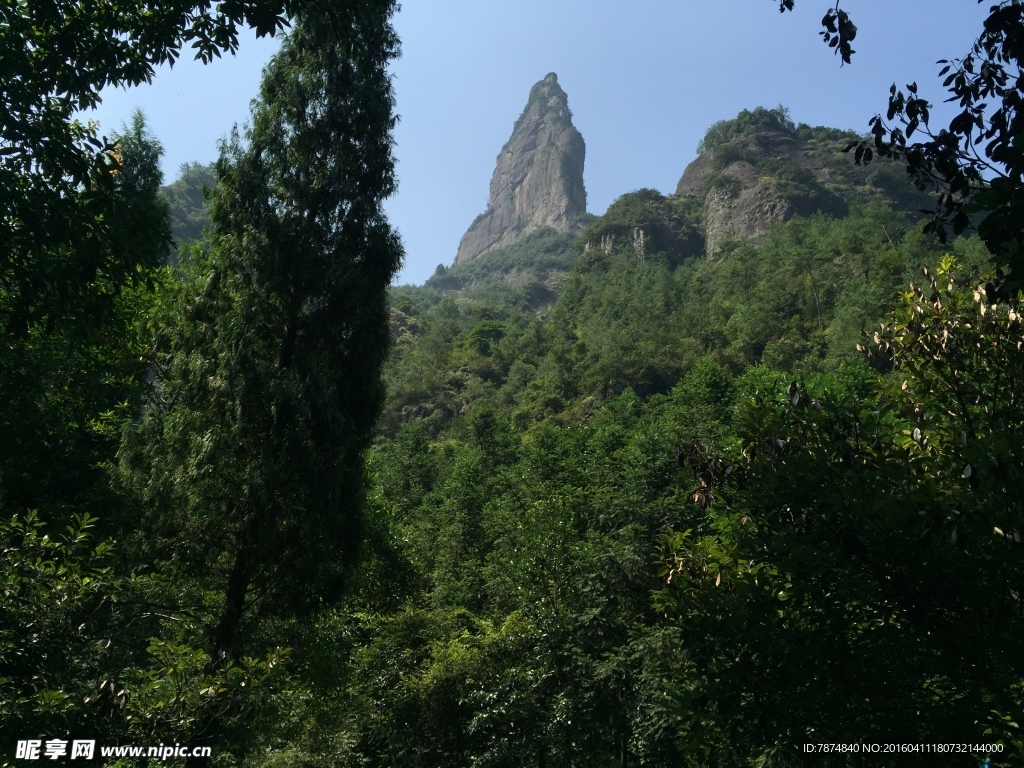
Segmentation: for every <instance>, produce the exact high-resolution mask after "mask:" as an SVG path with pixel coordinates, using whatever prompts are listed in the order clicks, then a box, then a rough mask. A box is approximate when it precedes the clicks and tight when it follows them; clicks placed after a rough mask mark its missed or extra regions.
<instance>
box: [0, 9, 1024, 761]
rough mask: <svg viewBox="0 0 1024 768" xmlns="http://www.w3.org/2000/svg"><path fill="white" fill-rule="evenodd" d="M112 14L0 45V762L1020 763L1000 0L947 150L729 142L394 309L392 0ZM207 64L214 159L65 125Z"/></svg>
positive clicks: (31, 20) (862, 141)
mask: <svg viewBox="0 0 1024 768" xmlns="http://www.w3.org/2000/svg"><path fill="white" fill-rule="evenodd" d="M792 5H793V4H792V2H783V3H781V5H780V7H781V8H782V9H783V10H786V9H787V8H788V9H791V8H792ZM122 6H123V7H121V6H119V7H118V8H117V9H115V8H114V7H113V6H110V7H108V6H107V4H94V5H92V6H87V5H84V4H71V5H70V6H69V7H68V8H67V9H65V11H66V14H65V18H64V19H63V20H58V19H57V18H56V17H54V16H52V15H49V14H48V12H47V11H46V9H45V7H44V4H38V5H28V4H24V3H22V4H16V5H14V6H12V7H10V8H8V9H6V10H0V20H2V22H3V26H2V27H0V31H2V35H0V61H4V62H10V67H9V70H10V71H9V72H5V71H0V83H2V87H3V91H4V96H5V99H6V100H7V104H8V105H9V106H8V109H7V112H6V113H4V114H3V115H0V121H2V122H0V127H2V129H3V135H2V140H0V163H2V165H0V194H2V196H3V200H4V208H3V211H4V213H3V214H2V215H0V233H2V237H0V322H2V326H0V334H2V343H0V391H2V392H3V395H4V400H3V409H2V411H0V507H2V510H0V511H2V514H0V552H2V560H0V764H3V765H18V764H23V762H22V760H24V759H46V758H47V757H50V756H51V754H50V753H52V752H56V754H53V757H55V758H62V759H72V758H76V757H77V758H81V759H82V760H83V761H84V760H85V758H86V755H82V754H74V753H73V752H72V750H73V747H72V746H71V744H72V740H78V739H88V740H93V741H95V742H96V743H97V744H99V745H128V744H132V745H139V746H142V745H147V746H148V745H156V744H161V745H175V746H176V747H183V748H184V749H183V750H179V751H176V752H175V753H174V754H173V757H172V758H171V759H169V760H168V759H167V757H164V758H162V759H156V758H154V759H148V760H147V759H144V758H126V757H124V758H121V759H118V758H116V757H111V756H105V755H103V756H101V755H100V754H99V753H97V754H96V755H95V757H94V759H96V760H102V761H105V762H107V764H110V765H115V766H128V765H157V764H177V765H188V766H194V765H204V764H209V765H217V766H268V767H269V766H311V767H312V766H328V765H330V766H356V765H360V766H399V765H401V766H424V767H425V766H475V767H476V768H484V767H486V766H537V767H538V768H549V767H552V766H583V765H586V766H618V767H620V768H628V767H629V766H693V767H694V768H711V767H713V766H714V767H717V766H721V767H722V768H725V767H726V766H730V767H731V766H750V765H754V766H763V767H767V766H797V765H808V766H810V765H815V766H817V765H829V766H860V765H865V766H875V765H929V766H930V765H949V766H979V765H983V764H986V763H987V764H989V765H992V766H1014V765H1022V764H1024V597H1022V595H1024V548H1022V547H1024V542H1022V531H1024V499H1022V498H1021V494H1020V489H1021V488H1024V442H1022V438H1021V434H1022V432H1021V430H1022V429H1024V404H1022V397H1024V389H1022V388H1024V333H1022V328H1024V320H1022V318H1021V314H1020V313H1021V312H1022V311H1024V309H1022V306H1021V305H1022V296H1021V294H1020V292H1019V288H1020V283H1019V279H1020V275H1022V274H1024V265H1022V264H1021V258H1020V257H1021V250H1020V249H1021V247H1022V246H1021V243H1024V231H1022V230H1021V222H1022V221H1024V215H1022V211H1024V208H1022V204H1021V201H1022V199H1024V192H1022V189H1024V187H1022V185H1021V172H1022V162H1021V155H1020V150H1019V146H1018V145H1019V137H1020V135H1021V131H1022V125H1021V118H1020V117H1019V115H1018V112H1017V109H1018V105H1019V104H1020V81H1019V78H1018V75H1019V71H1018V70H1019V64H1020V58H1021V50H1020V40H1019V37H1020V36H1019V30H1020V29H1021V28H1022V21H1024V19H1022V15H1024V6H1022V5H1021V4H1020V3H1018V2H1014V1H1010V0H1007V1H1006V2H1003V3H1000V4H998V5H995V6H993V9H992V11H991V14H990V17H989V20H988V23H987V25H986V29H985V31H984V33H983V34H982V36H981V37H980V38H979V41H978V44H977V46H976V48H975V51H974V53H973V54H972V56H971V57H968V58H967V59H965V60H957V61H955V62H952V63H950V64H949V67H948V76H949V79H948V80H947V81H946V83H945V85H946V87H948V88H949V89H950V91H951V93H953V94H954V98H956V99H958V100H959V101H960V104H961V108H962V109H963V112H962V113H961V114H960V115H959V116H958V117H957V118H955V119H954V121H953V123H951V124H950V126H949V128H948V130H945V131H943V132H941V133H940V132H939V130H938V128H936V129H935V132H934V133H932V132H931V130H930V129H929V128H928V114H927V104H926V103H924V101H923V99H920V98H919V97H918V96H917V87H916V85H914V86H913V87H908V89H907V93H904V92H903V91H898V90H897V89H896V88H895V87H894V88H893V91H892V95H891V102H890V112H889V114H888V116H887V120H888V123H886V122H885V121H882V120H881V119H876V120H875V121H873V123H872V133H871V134H867V135H865V136H858V135H855V134H849V133H848V132H844V131H838V130H835V129H832V128H827V127H820V126H818V127H814V126H808V125H804V124H795V123H794V122H793V121H792V120H791V119H790V116H789V114H788V112H787V111H786V110H785V109H784V108H781V107H780V108H776V109H765V108H762V107H758V108H755V109H752V110H745V111H743V112H742V113H741V114H740V115H738V116H737V117H736V118H733V119H728V120H723V121H721V122H719V123H716V124H715V125H713V126H710V127H709V129H708V132H707V134H706V136H705V138H704V140H703V141H702V142H701V146H700V147H699V150H700V151H701V152H702V153H705V155H706V157H707V158H708V159H707V172H706V173H705V175H704V176H703V182H702V184H701V185H698V187H695V188H694V190H693V191H692V192H691V193H677V194H672V195H663V194H662V193H660V192H658V191H656V190H652V189H640V190H634V191H632V192H628V193H627V194H624V195H622V196H621V197H620V198H619V199H618V200H617V201H616V202H615V203H613V204H612V205H611V206H610V207H609V208H608V210H607V211H606V212H605V213H604V215H602V216H600V217H597V216H589V215H586V216H582V217H580V218H579V219H577V220H576V221H575V222H574V223H573V224H572V225H571V226H570V227H569V228H568V229H566V230H565V231H555V230H553V229H540V230H537V231H534V232H532V233H530V234H527V235H525V236H523V237H521V238H520V239H519V240H517V241H516V242H515V243H513V244H512V245H509V246H507V247H504V248H501V249H498V250H494V251H491V252H489V253H486V254H484V255H483V256H481V257H480V258H478V259H476V260H474V261H470V262H467V263H462V264H457V265H453V266H451V267H445V266H443V265H442V266H439V267H438V269H437V271H436V272H435V274H434V275H433V277H431V278H430V279H429V280H428V281H427V282H426V284H425V285H422V286H393V285H391V284H392V281H393V279H394V277H395V275H396V273H397V270H398V267H399V265H400V263H401V260H402V257H403V253H402V247H401V244H400V242H399V239H398V237H397V235H396V234H395V233H394V232H393V231H392V229H391V226H390V225H389V223H388V222H387V220H386V218H385V216H384V214H383V211H382V202H383V200H385V199H386V198H387V197H388V196H389V195H390V194H392V193H393V191H394V187H395V176H394V158H393V156H392V138H391V133H390V131H391V129H392V127H393V125H394V107H395V105H394V103H393V102H394V99H393V94H392V90H391V84H390V80H389V78H388V75H387V64H388V62H389V60H391V59H392V58H393V57H394V56H395V55H397V51H398V40H397V39H396V38H395V34H394V32H393V30H392V28H391V26H390V22H389V19H390V18H391V14H392V13H393V11H394V3H393V2H391V0H387V1H384V0H362V1H361V2H347V3H338V4H334V5H332V6H331V7H330V9H325V8H324V7H321V6H320V5H316V4H311V3H306V2H295V3H286V2H280V3H275V2H266V1H265V0H247V1H246V2H239V3H233V4H230V6H229V5H228V4H225V5H224V6H223V7H222V8H221V10H220V11H218V12H217V13H211V12H210V11H209V10H208V9H207V7H206V6H205V5H203V4H194V3H189V2H175V3H167V4H166V6H167V7H166V9H165V10H162V11H156V10H154V9H151V8H149V7H148V5H147V4H141V3H139V4H132V3H129V4H127V5H124V4H122ZM325 14H326V15H325ZM68 19H70V20H71V21H73V22H75V23H74V24H70V25H69V24H66V23H64V22H65V21H67V20H68ZM183 19H185V21H183ZM100 22H103V24H100ZM76 24H77V25H78V26H76ZM104 25H106V26H104ZM242 25H246V26H252V27H255V28H257V29H259V30H262V31H265V32H269V31H278V32H281V31H283V30H284V28H285V27H286V26H288V27H289V29H288V34H287V37H286V38H285V42H284V43H283V45H282V48H281V50H280V52H279V53H278V54H277V55H276V56H275V57H274V59H273V60H272V62H271V64H270V65H269V66H268V68H267V69H266V71H265V73H264V80H263V85H262V87H261V92H260V95H259V98H258V99H257V100H256V102H255V103H254V107H253V113H252V117H251V121H250V124H249V125H248V126H247V127H246V128H245V129H244V130H242V131H236V132H235V133H234V134H233V135H232V136H231V137H230V139H229V140H228V141H227V142H226V144H225V146H224V148H223V151H222V155H221V158H220V160H219V161H218V162H217V163H216V164H215V166H213V167H207V166H202V165H199V164H189V165H186V166H184V167H183V168H182V171H181V174H180V178H179V179H177V180H176V181H175V182H174V183H172V184H170V185H168V186H162V185H163V179H162V178H161V174H160V171H159V159H160V156H161V151H162V150H161V147H160V143H159V141H158V139H157V137H155V136H153V135H152V134H151V132H150V130H149V129H148V128H147V125H146V122H145V118H144V117H143V116H142V115H141V114H137V115H136V117H135V118H134V120H133V122H132V124H131V125H130V126H124V128H123V129H122V131H121V132H120V133H119V134H118V135H115V136H113V137H111V138H110V140H109V141H108V142H106V143H104V142H103V141H101V140H99V139H97V138H96V136H95V129H94V128H91V127H89V126H85V125H82V124H81V123H80V122H77V121H76V120H74V117H73V116H74V110H75V109H76V108H78V107H81V106H83V105H88V104H89V103H91V102H94V100H95V98H96V95H97V94H98V92H99V90H100V89H101V88H102V87H104V86H106V85H109V84H111V83H114V84H123V83H138V82H141V81H143V80H145V79H147V77H148V75H149V74H151V73H152V67H153V66H154V65H156V64H159V63H161V62H162V61H165V60H166V59H168V58H173V57H174V56H176V55H177V54H178V53H180V51H181V50H182V47H183V46H186V45H192V44H193V43H195V45H196V47H197V49H198V51H199V53H200V55H201V56H203V57H204V58H205V59H209V58H210V57H212V56H215V55H219V54H220V53H222V52H226V51H230V50H231V49H232V48H233V46H234V45H236V42H235V41H236V40H237V38H236V37H235V33H236V32H237V29H238V27H240V26H242ZM823 26H824V37H825V42H826V43H827V44H829V45H831V46H832V47H834V48H836V49H837V51H838V52H839V53H840V54H841V56H842V58H843V59H844V60H846V61H848V62H849V61H850V60H851V55H852V53H853V51H852V49H851V48H850V41H851V40H852V39H853V37H854V36H855V34H856V28H855V27H853V25H852V22H851V21H850V19H849V17H848V16H847V15H846V13H845V12H843V11H842V10H840V9H838V7H837V8H836V9H835V10H830V11H829V12H828V14H827V15H826V17H825V19H823ZM79 27H81V29H79ZM108 28H109V29H114V30H115V31H117V32H118V34H115V35H114V36H113V37H111V36H110V35H109V34H108V32H109V29H108ZM83 29H84V30H93V29H95V30H97V31H96V32H95V34H93V36H92V37H89V36H88V35H86V36H85V37H83V36H82V34H83V33H82V30H83ZM26 42H27V43H28V44H29V45H28V47H27V48H26ZM26 51H29V52H34V55H29V54H28V53H26ZM945 74H946V73H944V75H945ZM983 100H988V103H987V104H984V103H982V102H983ZM965 116H966V117H965ZM919 130H920V131H921V132H922V133H924V137H923V138H921V140H920V141H918V143H914V142H913V141H911V140H910V137H911V136H913V135H915V131H919ZM917 135H918V136H919V137H920V134H917ZM780 142H782V144H785V146H790V145H791V144H794V143H795V142H801V144H800V146H801V147H804V148H805V149H802V150H801V152H803V153H804V154H803V155H801V157H803V156H804V155H806V156H807V157H810V158H811V159H812V160H813V162H814V163H817V164H818V165H816V166H815V167H823V168H825V169H826V170H827V173H826V174H825V175H824V176H821V177H819V176H816V175H815V174H814V173H811V172H810V171H808V170H807V168H806V167H805V166H804V165H801V164H799V163H797V162H795V161H794V160H792V157H793V155H786V156H779V155H777V154H773V152H772V148H773V147H778V146H780ZM975 142H977V143H978V144H980V145H981V146H982V147H983V150H982V152H983V155H984V158H983V157H982V156H981V155H979V154H978V153H976V152H974V151H973V145H974V143H975ZM843 150H846V151H847V152H846V154H844V153H843ZM865 163H870V164H869V165H868V167H867V170H865V169H864V168H861V166H862V165H863V164H865ZM737 164H742V167H743V168H744V169H746V170H744V173H745V174H747V175H746V176H744V177H742V178H741V175H740V174H739V172H738V171H737V170H736V168H737ZM751 174H752V175H751ZM743 178H754V179H756V183H757V184H759V185H762V186H763V187H764V188H766V189H770V190H771V192H772V194H773V195H776V196H777V197H778V199H780V200H783V201H785V202H786V203H788V204H791V208H790V210H791V214H792V215H790V216H788V217H786V219H785V220H779V221H775V222H774V223H772V224H771V225H770V226H768V227H767V230H766V232H765V234H763V235H761V236H757V237H723V238H716V239H712V238H710V237H709V226H708V221H709V216H710V213H709V212H710V211H711V209H712V207H713V206H716V205H717V206H719V210H724V209H723V208H722V207H721V206H722V205H724V204H725V203H727V202H728V201H729V200H730V199H732V198H733V197H734V196H735V195H738V194H739V193H740V191H741V187H742V186H743V184H744V183H746V182H744V181H743ZM822 178H827V179H828V182H827V183H825V182H823V181H822V180H821V179H822ZM922 190H923V191H925V192H932V193H936V190H937V194H938V197H937V198H936V197H935V196H934V194H933V195H932V197H925V196H923V193H922ZM922 200H924V201H925V203H929V202H930V203H931V205H932V206H933V207H936V202H937V207H936V210H935V211H934V212H932V213H931V214H924V215H923V214H922V211H921V210H919V208H920V205H919V204H920V203H921V201H922ZM723 201H725V203H723ZM54 740H64V741H63V742H59V743H54ZM33 744H34V745H35V746H34V748H35V749H37V750H38V752H37V753H35V754H32V753H30V752H28V751H27V750H29V749H31V748H33V747H32V745H33ZM823 744H829V745H843V746H842V747H841V748H838V749H836V750H834V751H829V752H826V753H821V752H817V751H809V750H807V749H806V748H805V745H823ZM875 744H877V745H880V747H881V748H882V749H889V748H890V747H889V746H888V745H895V752H887V753H885V754H881V753H872V752H870V751H869V748H868V745H875ZM61 745H63V746H61ZM191 747H209V748H210V750H211V754H210V756H209V757H207V756H201V755H199V754H196V755H192V754H190V753H188V752H187V750H188V749H190V748H191ZM61 750H64V751H61Z"/></svg>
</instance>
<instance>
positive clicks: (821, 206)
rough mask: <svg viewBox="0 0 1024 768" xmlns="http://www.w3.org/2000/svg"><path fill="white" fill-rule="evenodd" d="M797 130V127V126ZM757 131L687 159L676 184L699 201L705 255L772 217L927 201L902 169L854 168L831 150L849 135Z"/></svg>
mask: <svg viewBox="0 0 1024 768" xmlns="http://www.w3.org/2000/svg"><path fill="white" fill-rule="evenodd" d="M801 130H803V129H801ZM815 130H816V129H806V130H804V131H803V134H806V135H802V134H801V132H800V131H797V130H790V131H785V130H757V131H753V132H751V133H747V134H744V135H740V136H737V137H735V138H733V139H731V140H730V141H729V142H728V143H725V144H723V145H721V146H718V147H716V148H715V149H713V150H710V151H708V152H705V153H704V154H702V155H701V156H700V157H698V158H697V159H696V160H694V161H693V162H692V163H690V164H689V165H688V166H687V167H686V170H685V171H684V172H683V176H682V178H681V179H679V184H678V186H677V187H676V197H680V198H682V197H691V198H696V199H698V200H702V201H703V208H704V210H703V215H702V222H701V224H702V226H701V229H702V230H703V233H704V239H705V245H706V252H707V254H709V255H710V254H713V253H715V251H716V250H717V249H718V246H719V245H721V243H722V242H723V241H724V240H727V239H733V238H735V239H742V240H750V239H757V238H760V237H761V236H762V235H764V234H765V232H766V231H767V230H768V227H769V226H770V225H771V224H772V222H775V221H784V220H786V219H790V218H792V217H793V216H795V215H800V216H811V215H813V214H814V213H815V212H817V211H821V212H823V213H826V214H831V215H833V216H839V217H841V216H845V215H846V214H847V213H848V212H849V207H850V205H851V204H852V203H856V202H868V201H869V200H872V199H878V198H882V199H888V200H889V202H890V203H892V204H893V206H894V207H895V208H897V209H898V210H904V211H916V210H918V209H921V208H925V207H927V206H928V204H929V199H928V197H927V196H926V195H923V194H921V193H919V192H917V191H916V190H915V189H913V188H912V186H911V185H910V183H909V182H908V181H907V180H906V174H905V173H903V172H902V171H901V169H899V168H898V167H895V166H894V164H892V163H889V162H887V161H884V160H881V159H878V160H876V161H875V162H874V163H872V164H871V165H870V166H858V165H854V164H853V162H852V160H851V158H850V156H849V155H846V154H843V153H842V152H840V151H839V149H840V148H841V147H842V145H843V144H844V143H846V141H847V140H849V139H856V138H857V136H856V135H855V134H850V135H849V136H844V135H841V134H842V132H840V131H834V130H831V129H823V130H824V131H825V133H824V134H823V136H822V137H820V138H815V137H814V136H813V135H811V134H813V132H814V131H815Z"/></svg>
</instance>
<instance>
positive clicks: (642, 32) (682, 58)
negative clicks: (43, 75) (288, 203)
mask: <svg viewBox="0 0 1024 768" xmlns="http://www.w3.org/2000/svg"><path fill="white" fill-rule="evenodd" d="M778 5H779V4H778V1H777V0H485V1H483V2H482V1H481V0H406V2H405V3H404V7H403V8H402V10H401V11H400V13H399V14H398V15H397V17H396V19H395V25H396V28H397V30H398V33H399V36H400V37H401V39H402V50H403V55H402V58H401V59H400V60H398V61H397V62H396V63H395V64H394V66H393V73H394V78H395V91H396V97H397V111H398V114H399V115H400V116H401V120H400V122H399V125H398V128H397V130H396V134H395V138H396V142H397V146H396V156H397V158H398V178H399V192H398V194H397V196H396V197H395V198H393V199H392V200H390V201H389V202H388V206H387V209H388V213H389V216H390V218H391V221H392V223H393V224H394V225H395V226H396V227H397V229H398V230H399V231H400V232H401V234H402V237H403V240H404V242H405V248H406V264H405V267H404V269H403V271H402V273H401V275H400V276H399V279H398V282H400V283H422V282H423V281H424V280H425V279H426V278H427V277H429V276H430V275H431V274H432V273H433V271H434V269H435V268H436V267H437V265H438V264H445V265H450V264H451V263H453V262H454V260H455V253H456V250H457V248H458V244H459V239H460V238H461V237H462V234H463V233H464V232H465V231H466V229H467V228H468V227H469V224H470V222H472V221H473V218H474V217H475V216H476V215H477V214H478V213H481V212H482V211H483V209H484V208H485V206H486V203H487V192H488V185H489V183H490V177H491V173H492V171H493V170H494V163H495V159H496V158H497V155H498V152H499V151H500V149H501V147H502V145H503V144H504V143H505V141H506V140H507V139H508V137H509V135H510V134H511V132H512V125H513V123H514V122H515V120H516V118H517V117H518V116H519V114H520V112H521V111H522V109H523V107H524V106H525V105H526V99H527V96H528V95H529V92H530V87H531V86H532V85H533V84H534V83H535V82H536V81H538V80H540V79H541V78H543V77H544V75H545V74H547V73H548V72H556V73H557V74H558V79H559V83H560V84H561V86H562V88H563V89H565V91H566V93H567V94H568V96H569V107H570V109H571V110H572V112H573V115H574V122H575V124H576V127H577V128H578V129H579V130H580V132H581V133H582V134H583V138H584V140H585V141H586V144H587V160H586V171H585V181H586V186H587V193H588V210H590V212H591V213H596V214H600V213H603V212H604V210H605V209H606V208H607V207H608V205H609V204H610V203H611V202H612V201H613V200H615V198H616V197H618V196H619V195H621V194H624V193H626V192H629V191H632V190H634V189H638V188H641V187H653V188H656V189H658V190H661V191H662V192H664V193H670V192H673V191H674V190H675V186H676V182H677V181H678V180H679V177H680V176H681V175H682V172H683V169H684V168H685V167H686V165H687V164H688V163H689V162H690V161H691V160H693V159H694V157H695V156H696V152H695V148H696V146H697V143H698V142H699V141H700V139H701V137H702V136H703V135H704V132H705V131H706V130H707V128H708V126H710V125H711V124H712V123H714V122H716V121H718V120H723V119H727V118H731V117H735V116H736V114H737V113H738V112H739V111H740V110H742V109H752V108H754V107H756V106H765V107H774V106H777V105H779V104H783V105H785V106H787V107H789V109H790V112H791V115H792V118H793V120H794V121H796V122H798V123H799V122H804V123H809V124H811V125H829V126H834V127H837V128H853V129H855V130H858V131H862V132H863V131H866V130H867V121H868V119H869V118H870V117H871V116H872V115H873V114H875V113H876V112H879V111H884V110H885V108H886V104H887V102H886V99H887V96H888V91H889V86H890V85H891V84H892V83H893V82H894V81H895V82H897V83H898V84H899V85H900V86H903V85H904V84H906V83H910V82H913V81H916V82H917V83H918V84H919V86H920V88H921V95H923V96H925V97H927V98H930V99H931V100H932V101H934V102H941V101H942V99H943V98H944V97H945V93H944V92H943V91H942V90H941V89H940V87H939V86H940V82H939V80H938V79H937V77H936V75H937V73H938V70H939V67H938V66H937V65H936V64H935V62H936V60H938V59H940V58H953V57H958V56H962V55H964V54H965V53H967V52H968V51H969V50H970V46H971V44H972V42H973V41H974V39H975V38H976V37H977V35H978V34H979V32H980V31H981V22H982V20H983V19H984V17H985V15H986V14H987V8H988V4H987V3H983V4H981V5H980V6H979V5H978V3H977V2H974V0H899V1H898V2H891V3H885V4H884V5H883V4H882V3H881V2H879V0H844V2H843V3H842V7H843V8H844V9H846V10H847V11H848V12H849V13H850V15H851V17H852V18H853V20H854V22H855V23H856V24H857V26H858V30H859V31H858V34H857V39H856V40H855V41H854V45H853V47H854V49H855V50H856V54H855V55H854V59H853V64H852V65H848V66H843V67H840V61H839V59H838V58H837V57H836V56H834V55H833V54H832V51H831V50H829V49H828V48H826V47H825V45H824V44H823V43H822V41H821V39H820V38H819V37H818V33H819V31H820V30H821V26H820V21H821V17H822V15H824V13H825V11H826V10H827V9H828V8H830V7H832V6H833V5H834V3H832V2H829V0H797V2H796V10H795V11H794V12H793V13H786V14H780V13H779V12H778ZM276 47H277V42H276V41H274V40H270V39H263V40H258V39H256V38H255V36H247V37H244V38H243V40H242V44H241V50H240V51H239V54H238V55H237V56H236V57H234V58H231V57H228V58H225V59H222V60H218V61H215V62H214V63H213V64H211V65H208V66H206V67H203V66H202V65H200V64H199V63H197V62H191V61H186V57H187V54H186V55H185V56H183V57H182V59H181V60H180V61H179V63H178V64H177V65H175V67H174V68H173V70H168V69H166V68H164V69H161V70H159V71H158V72H157V75H156V78H155V80H154V83H153V84H152V85H148V86H142V87H139V88H134V89H131V90H129V91H123V90H110V91H107V92H104V94H103V98H104V104H103V106H102V107H101V108H100V109H99V111H98V112H97V113H96V114H95V115H93V116H94V117H97V118H98V119H99V120H100V121H101V130H102V131H103V132H107V131H110V130H114V129H116V128H117V127H119V126H120V125H121V123H122V121H126V120H127V119H128V118H129V116H130V114H131V112H132V110H133V109H134V108H135V107H141V108H142V109H143V110H144V111H145V113H146V115H147V118H148V119H149V123H150V126H151V128H152V129H153V131H154V132H155V134H156V135H157V137H158V138H159V139H160V141H161V142H162V143H163V145H164V148H165V156H164V173H165V177H166V180H167V181H168V182H170V181H173V180H174V179H175V178H176V176H177V169H178V167H179V166H180V165H181V163H184V162H186V161H190V160H197V161H201V162H210V161H212V160H214V159H216V156H217V141H218V139H220V138H221V137H223V136H225V135H226V134H227V132H228V131H229V130H230V128H231V126H232V124H234V123H242V122H244V121H245V120H246V119H247V117H248V113H249V102H250V100H251V99H252V98H253V97H255V96H256V94H257V91H258V87H259V77H260V69H261V68H262V66H263V64H264V63H265V62H266V61H267V59H268V58H269V57H270V56H271V55H272V54H273V52H274V50H276ZM951 114H952V113H951V112H949V111H948V110H947V111H945V112H942V111H941V109H939V108H938V107H937V109H936V112H935V115H934V117H933V123H934V124H936V125H941V119H942V117H943V115H944V116H945V118H946V122H947V123H948V120H949V116H950V115H951Z"/></svg>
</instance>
